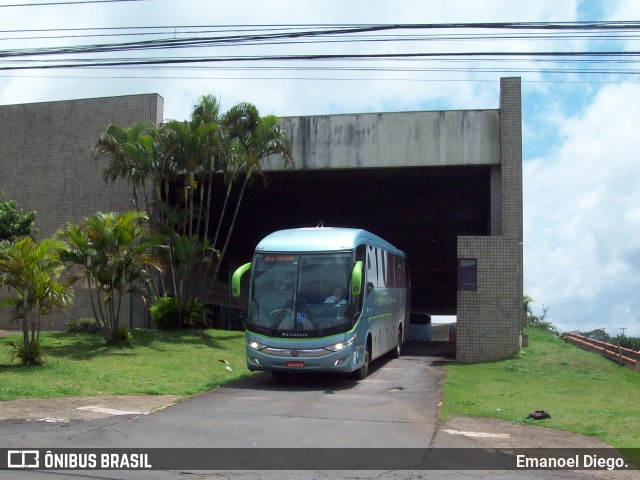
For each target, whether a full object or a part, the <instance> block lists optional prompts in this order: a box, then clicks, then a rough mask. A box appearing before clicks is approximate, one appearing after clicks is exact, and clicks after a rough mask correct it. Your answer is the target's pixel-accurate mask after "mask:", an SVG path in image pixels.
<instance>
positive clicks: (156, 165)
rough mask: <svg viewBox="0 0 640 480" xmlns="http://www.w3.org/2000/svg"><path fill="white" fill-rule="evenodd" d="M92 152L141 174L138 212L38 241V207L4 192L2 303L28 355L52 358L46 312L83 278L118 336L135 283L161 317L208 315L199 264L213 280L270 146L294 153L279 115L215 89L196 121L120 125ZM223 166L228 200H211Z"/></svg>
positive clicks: (133, 178) (127, 172) (114, 166)
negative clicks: (221, 97)
mask: <svg viewBox="0 0 640 480" xmlns="http://www.w3.org/2000/svg"><path fill="white" fill-rule="evenodd" d="M93 153H94V158H95V159H96V160H105V161H106V166H105V167H104V179H105V181H115V180H117V179H125V180H127V181H129V182H130V184H131V185H132V188H133V199H134V203H135V211H130V212H115V213H101V212H98V213H96V214H95V215H93V216H91V217H90V218H87V219H86V220H85V221H84V222H82V223H81V224H78V225H73V224H69V225H67V226H66V227H65V228H63V229H61V230H60V231H59V232H58V233H57V234H56V235H55V237H54V238H48V239H43V240H40V241H36V240H35V239H34V238H33V235H34V234H35V233H36V230H35V226H34V221H35V215H36V214H35V212H28V213H24V212H22V211H20V210H18V209H17V206H16V204H15V202H13V201H2V199H1V198H0V286H4V287H8V288H9V290H10V291H11V293H12V295H11V296H9V297H5V298H3V299H2V304H3V305H5V306H9V307H11V308H12V312H13V317H14V318H15V319H16V320H17V321H20V322H21V325H22V333H23V335H22V340H21V341H19V342H13V343H12V347H13V349H14V358H15V357H18V358H20V360H21V361H22V362H23V363H24V364H41V363H42V361H43V354H42V350H41V347H40V342H39V333H40V327H41V321H42V318H43V317H44V316H47V315H49V314H51V313H53V312H54V311H56V310H59V309H62V308H64V307H66V306H67V305H69V304H70V303H71V302H72V301H73V284H74V283H75V282H78V281H81V282H83V284H84V286H86V288H87V290H88V292H89V298H90V302H91V308H92V311H93V315H94V318H95V322H96V324H97V330H98V331H99V332H100V333H101V334H102V335H103V337H104V338H105V340H106V342H107V343H108V344H112V343H116V342H118V341H120V340H126V339H127V338H128V331H127V330H126V329H124V328H122V327H121V326H120V312H121V307H122V303H123V298H124V296H125V295H128V294H137V295H140V296H141V297H142V298H143V299H149V298H150V299H152V300H153V305H152V307H151V312H152V316H153V317H154V320H155V321H156V323H157V324H158V325H159V326H162V327H166V328H182V327H186V326H189V325H193V324H194V323H195V322H197V321H198V319H202V315H201V314H202V313H203V312H204V308H203V305H202V303H201V302H200V301H199V300H198V298H197V295H196V292H195V290H194V288H193V283H194V282H191V281H190V277H191V275H193V274H194V269H195V268H197V267H204V271H205V272H206V274H207V278H209V282H210V285H209V288H211V286H213V282H215V279H216V278H217V276H218V273H219V271H220V267H221V263H222V260H223V258H224V256H225V254H226V252H227V249H228V247H229V242H230V238H231V234H232V231H233V228H234V226H235V222H236V219H237V216H238V212H239V210H240V205H241V202H242V199H243V196H244V192H245V189H246V187H247V185H248V184H249V182H250V181H252V180H253V179H254V178H255V177H256V176H257V175H258V176H260V175H262V173H263V172H262V162H263V161H264V160H265V159H266V158H268V157H271V156H277V157H278V158H280V159H281V160H282V162H283V164H284V165H288V164H291V163H292V158H291V147H290V142H289V139H288V137H287V136H286V135H285V132H284V131H283V130H282V129H281V127H280V126H279V125H278V123H277V118H276V117H275V116H273V115H268V116H265V117H261V116H260V114H259V112H258V110H257V108H256V107H255V106H254V105H252V104H250V103H240V104H238V105H236V106H234V107H232V108H231V109H229V110H228V111H226V112H222V110H221V107H220V104H219V102H218V100H217V99H216V98H215V97H214V96H211V95H206V96H203V97H201V99H200V101H199V102H198V104H196V105H195V106H194V108H193V112H192V115H191V118H190V119H189V120H185V121H176V120H170V121H167V122H164V123H162V124H161V125H154V124H152V123H148V122H142V123H136V124H134V125H133V126H131V127H128V128H124V127H121V126H118V125H109V126H108V127H107V128H106V130H105V132H104V133H103V134H101V135H100V137H99V138H98V140H97V141H96V143H95V146H94V149H93ZM214 176H221V177H222V178H223V179H224V195H223V198H224V200H223V202H222V204H221V205H212V198H213V196H214V192H213V188H214ZM234 188H238V189H239V190H238V193H237V195H235V196H232V192H233V189H234ZM150 190H151V192H150ZM234 201H235V203H234ZM199 271H200V272H201V271H202V270H199Z"/></svg>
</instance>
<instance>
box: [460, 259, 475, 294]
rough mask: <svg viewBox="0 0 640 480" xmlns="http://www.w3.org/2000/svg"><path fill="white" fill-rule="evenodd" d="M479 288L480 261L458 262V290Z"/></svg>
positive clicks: (465, 260)
mask: <svg viewBox="0 0 640 480" xmlns="http://www.w3.org/2000/svg"><path fill="white" fill-rule="evenodd" d="M477 287H478V260H476V259H475V258H474V259H467V258H465V259H460V260H458V290H476V289H477Z"/></svg>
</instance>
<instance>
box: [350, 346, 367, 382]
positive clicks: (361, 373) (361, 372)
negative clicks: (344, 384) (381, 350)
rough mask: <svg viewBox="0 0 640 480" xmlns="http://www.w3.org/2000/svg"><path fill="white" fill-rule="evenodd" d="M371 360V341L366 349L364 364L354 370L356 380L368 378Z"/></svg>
mask: <svg viewBox="0 0 640 480" xmlns="http://www.w3.org/2000/svg"><path fill="white" fill-rule="evenodd" d="M370 361H371V347H370V346H369V343H367V349H366V350H365V351H364V364H363V365H362V366H361V367H360V368H359V369H358V370H356V371H355V372H353V377H354V378H355V379H356V380H364V379H365V378H367V373H369V362H370Z"/></svg>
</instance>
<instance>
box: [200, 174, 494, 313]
mask: <svg viewBox="0 0 640 480" xmlns="http://www.w3.org/2000/svg"><path fill="white" fill-rule="evenodd" d="M265 182H266V183H265ZM265 182H263V181H262V180H261V179H260V178H257V179H256V180H255V181H254V182H253V183H252V184H251V185H249V186H248V187H247V190H246V192H245V195H244V198H243V201H242V205H241V207H240V212H239V215H238V219H237V221H236V226H235V229H234V232H233V234H232V237H231V242H230V246H229V251H228V252H227V257H226V261H229V262H232V263H233V264H241V263H245V262H247V261H250V259H251V256H252V253H253V249H254V248H255V246H256V244H257V243H258V242H259V241H260V239H262V238H263V237H264V236H266V235H268V234H269V233H271V232H273V231H275V230H280V229H285V228H298V227H316V226H318V225H324V226H325V227H354V228H363V229H365V230H369V231H371V232H372V233H375V234H377V235H379V236H381V237H383V238H385V239H386V240H388V241H389V242H391V243H392V244H394V245H395V246H396V247H398V248H400V249H402V250H404V251H405V252H406V253H407V255H408V256H409V261H410V265H411V278H412V286H413V290H412V310H413V311H417V312H426V313H430V314H434V315H455V314H456V289H457V255H456V244H457V237H458V236H459V235H489V234H490V213H491V200H490V168H489V167H487V166H465V167H419V168H418V167H412V168H372V169H344V170H291V171H278V172H268V173H267V174H266V176H265ZM239 190H240V188H239V186H238V187H236V188H235V194H236V195H237V193H238V191H239ZM224 191H225V187H224V186H223V184H222V178H217V179H216V184H215V192H217V193H218V196H217V198H215V199H214V200H213V202H215V203H214V205H222V201H223V195H224ZM231 201H232V203H231V205H235V198H232V200H231ZM230 217H231V213H230V212H228V213H227V220H228V219H229V218H230ZM217 218H218V217H217V216H214V219H215V220H216V221H217ZM210 228H214V230H215V225H212V227H210ZM225 263H226V262H225ZM223 269H224V267H223Z"/></svg>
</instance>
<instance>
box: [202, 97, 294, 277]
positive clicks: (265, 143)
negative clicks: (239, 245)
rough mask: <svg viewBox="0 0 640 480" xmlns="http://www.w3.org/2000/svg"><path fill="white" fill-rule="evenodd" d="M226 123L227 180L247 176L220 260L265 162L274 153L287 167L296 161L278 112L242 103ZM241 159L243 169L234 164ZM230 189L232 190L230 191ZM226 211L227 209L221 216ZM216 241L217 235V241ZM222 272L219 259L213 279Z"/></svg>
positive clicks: (227, 117) (226, 118) (228, 116)
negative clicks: (260, 110) (249, 186)
mask: <svg viewBox="0 0 640 480" xmlns="http://www.w3.org/2000/svg"><path fill="white" fill-rule="evenodd" d="M224 122H225V128H226V134H227V135H228V141H229V145H230V152H231V154H230V155H229V156H230V157H231V158H230V163H228V166H229V168H228V171H229V172H232V173H231V174H230V175H229V177H228V178H227V181H231V182H233V181H234V180H235V179H236V178H238V177H241V176H242V174H241V173H240V172H241V171H243V172H244V178H243V180H242V186H241V188H240V193H239V195H238V200H237V202H236V206H235V209H234V212H233V217H232V218H231V224H230V226H229V229H228V231H227V236H226V238H225V241H224V245H223V246H222V249H221V252H220V259H222V258H223V257H224V255H225V253H226V251H227V247H228V246H229V240H230V239H231V233H232V232H233V228H234V226H235V222H236V219H237V217H238V212H239V211H240V205H241V203H242V199H243V197H244V192H245V190H246V187H247V184H248V183H249V181H251V180H252V179H253V177H254V176H255V175H256V174H258V175H262V161H263V160H264V159H266V158H269V157H271V156H278V157H280V158H281V159H282V161H283V165H284V166H287V165H289V164H293V159H292V157H291V143H290V140H289V137H288V136H287V135H286V134H285V132H284V131H283V130H282V128H281V127H280V125H279V124H278V119H277V117H276V116H275V115H267V116H266V117H260V115H259V114H258V110H257V108H256V107H255V106H254V105H251V104H249V103H241V104H239V105H237V106H236V107H234V108H232V109H231V110H229V112H227V114H226V116H225V118H224ZM234 159H235V160H234ZM238 161H239V162H240V163H239V165H241V167H242V170H240V169H239V168H238V163H235V162H238ZM236 172H237V174H236ZM227 192H228V193H229V190H227ZM225 203H226V202H225ZM223 214H224V212H223V213H222V214H221V217H222V215H223ZM220 223H221V219H220V220H219V225H218V229H219V226H220ZM216 241H217V234H216V238H215V239H214V244H215V242H216ZM219 271H220V262H218V263H217V265H216V269H215V272H214V275H213V278H214V279H215V278H216V277H217V276H218V272H219Z"/></svg>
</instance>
